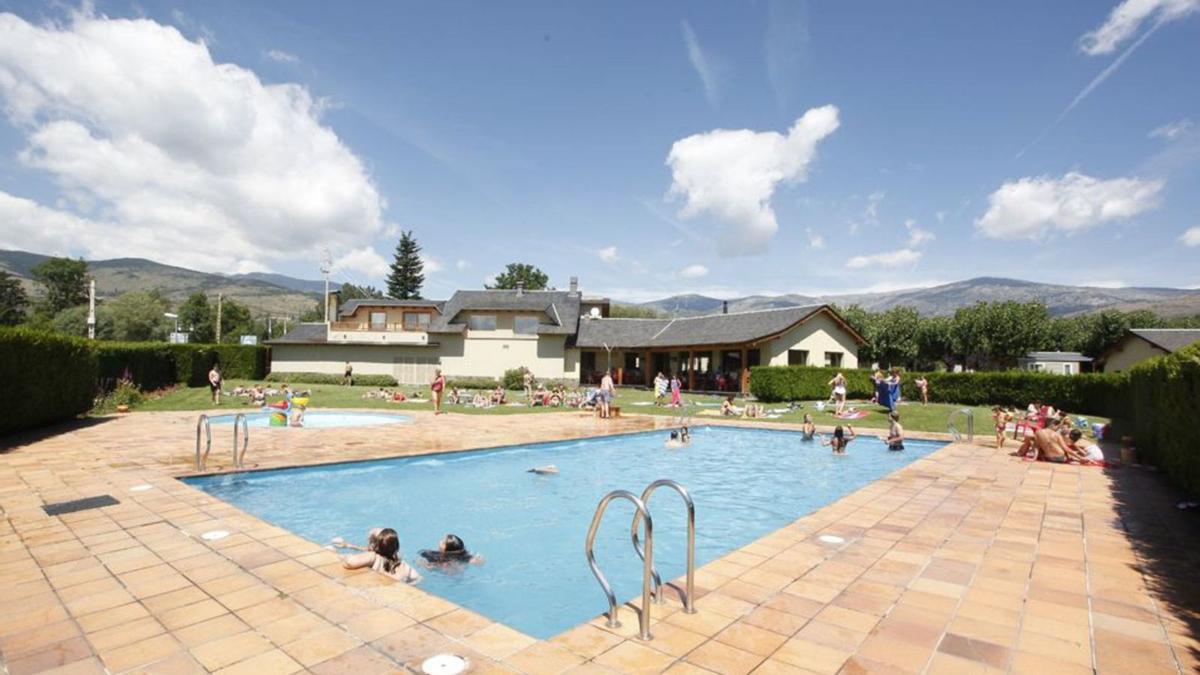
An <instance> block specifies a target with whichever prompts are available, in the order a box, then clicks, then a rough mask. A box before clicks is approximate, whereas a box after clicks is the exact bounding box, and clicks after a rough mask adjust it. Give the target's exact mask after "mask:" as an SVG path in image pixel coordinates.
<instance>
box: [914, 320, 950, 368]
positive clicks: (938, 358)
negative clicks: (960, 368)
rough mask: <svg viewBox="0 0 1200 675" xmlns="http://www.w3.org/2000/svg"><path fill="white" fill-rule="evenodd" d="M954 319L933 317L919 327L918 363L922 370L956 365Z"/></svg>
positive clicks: (917, 337)
mask: <svg viewBox="0 0 1200 675" xmlns="http://www.w3.org/2000/svg"><path fill="white" fill-rule="evenodd" d="M953 329H954V319H952V318H950V317H948V316H931V317H927V318H923V319H921V323H920V325H918V326H917V335H916V341H917V363H918V364H919V365H920V367H922V368H928V367H931V366H937V364H941V365H942V366H943V367H946V368H949V367H950V366H953V365H954V361H955V352H954V339H953V336H954V331H953Z"/></svg>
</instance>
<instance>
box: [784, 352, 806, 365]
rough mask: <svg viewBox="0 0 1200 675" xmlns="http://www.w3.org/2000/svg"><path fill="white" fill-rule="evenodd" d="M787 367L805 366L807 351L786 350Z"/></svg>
mask: <svg viewBox="0 0 1200 675" xmlns="http://www.w3.org/2000/svg"><path fill="white" fill-rule="evenodd" d="M788 365H789V366H807V365H808V350H807V349H789V350H788Z"/></svg>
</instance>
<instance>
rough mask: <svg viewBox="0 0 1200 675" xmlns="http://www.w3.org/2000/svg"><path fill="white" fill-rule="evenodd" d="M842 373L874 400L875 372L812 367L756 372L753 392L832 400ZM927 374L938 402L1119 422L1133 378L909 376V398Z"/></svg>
mask: <svg viewBox="0 0 1200 675" xmlns="http://www.w3.org/2000/svg"><path fill="white" fill-rule="evenodd" d="M839 372H841V373H842V374H843V375H845V376H846V381H847V386H846V389H847V394H848V396H849V397H850V398H870V397H871V396H872V394H874V390H875V385H874V382H873V381H872V380H871V375H872V371H868V370H839V369H837V368H812V367H808V366H759V367H755V368H751V369H750V392H751V393H752V394H754V396H755V397H757V398H758V399H760V400H763V401H796V400H814V399H815V400H821V399H825V398H827V397H828V396H829V380H831V379H833V376H834V375H836V374H837V373H839ZM922 375H924V376H925V378H926V379H927V380H928V381H929V400H930V401H933V402H936V403H962V404H964V405H1011V406H1020V407H1024V406H1026V405H1028V404H1029V403H1030V402H1031V401H1041V402H1043V403H1049V404H1051V405H1053V406H1054V407H1056V408H1061V409H1063V410H1067V411H1069V412H1073V413H1087V414H1092V415H1104V416H1107V417H1114V416H1118V415H1119V414H1120V412H1121V410H1122V407H1123V406H1124V399H1125V398H1126V396H1127V392H1128V378H1127V377H1126V376H1125V375H1123V374H1119V373H1117V374H1085V375H1053V374H1049V373H1035V372H1029V371H1022V370H1009V371H1000V372H977V373H904V375H903V378H902V383H901V388H902V393H903V395H904V397H905V398H906V399H909V400H916V399H918V398H920V393H919V392H918V391H917V385H916V380H917V378H918V377H921V376H922Z"/></svg>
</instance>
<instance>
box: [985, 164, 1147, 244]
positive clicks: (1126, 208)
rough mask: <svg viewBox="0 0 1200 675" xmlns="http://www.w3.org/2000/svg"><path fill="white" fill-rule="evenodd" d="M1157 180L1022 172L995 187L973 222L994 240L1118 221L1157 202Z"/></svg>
mask: <svg viewBox="0 0 1200 675" xmlns="http://www.w3.org/2000/svg"><path fill="white" fill-rule="evenodd" d="M1162 188H1163V182H1162V181H1161V180H1143V179H1139V178H1111V179H1108V180H1102V179H1099V178H1093V177H1092V176H1086V175H1084V174H1081V173H1075V172H1071V173H1068V174H1066V175H1064V176H1063V177H1061V178H1053V177H1050V176H1038V177H1026V178H1021V179H1020V180H1016V181H1010V182H1007V183H1005V184H1003V185H1001V186H1000V188H999V189H998V190H996V191H995V192H993V193H992V194H991V196H989V197H988V210H987V212H986V213H984V214H983V216H982V217H980V218H979V220H977V221H975V226H976V227H977V228H978V229H979V231H980V232H982V233H983V234H984V235H986V236H988V237H993V238H996V239H1021V238H1029V239H1037V238H1039V237H1042V236H1044V235H1046V234H1049V233H1050V232H1054V231H1062V232H1067V233H1071V232H1078V231H1080V230H1086V229H1088V228H1092V227H1096V226H1097V225H1100V224H1102V223H1106V222H1109V221H1113V220H1124V219H1127V218H1131V217H1133V216H1136V215H1138V214H1140V213H1144V212H1146V211H1149V210H1150V209H1153V208H1155V207H1156V206H1157V205H1158V196H1159V193H1160V192H1161V191H1162Z"/></svg>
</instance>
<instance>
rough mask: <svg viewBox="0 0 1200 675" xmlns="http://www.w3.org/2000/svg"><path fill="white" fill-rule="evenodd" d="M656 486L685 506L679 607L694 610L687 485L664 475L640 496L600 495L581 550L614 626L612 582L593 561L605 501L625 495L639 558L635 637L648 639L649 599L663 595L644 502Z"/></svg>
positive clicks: (692, 509) (692, 517)
mask: <svg viewBox="0 0 1200 675" xmlns="http://www.w3.org/2000/svg"><path fill="white" fill-rule="evenodd" d="M660 487H669V488H671V489H672V490H675V491H676V492H678V493H679V496H680V497H682V498H683V501H684V504H685V505H686V506H687V590H686V591H685V592H684V594H683V608H684V612H686V613H688V614H695V613H696V607H695V597H696V594H695V590H696V506H695V504H694V503H693V502H692V496H691V495H690V494H689V493H688V491H687V488H685V487H683V486H682V485H680V484H679V483H676V482H675V481H673V480H668V479H665V478H664V479H662V480H656V481H654V482H653V483H651V484H650V485H648V486H646V489H645V491H643V492H642V496H641V497H640V498H639V497H637V496H635V495H634V494H633V493H632V492H629V491H628V490H613V491H612V492H610V493H608V494H606V495H604V497H603V498H602V499H601V500H600V503H599V504H598V505H597V506H596V512H595V514H594V515H593V516H592V524H591V526H590V527H589V528H588V534H587V543H586V545H585V547H584V551H585V553H586V554H587V561H588V567H590V568H591V570H592V574H593V575H595V577H596V580H597V581H599V582H600V588H601V589H602V590H603V591H604V595H605V597H606V598H607V599H608V627H609V628H617V627H619V626H620V625H621V622H620V621H619V620H618V617H617V612H618V610H619V606H618V605H617V597H616V595H615V594H614V593H613V590H612V586H611V585H610V584H609V583H608V579H607V578H606V577H605V576H604V572H602V571H601V570H600V566H599V565H598V564H596V553H595V543H596V533H597V532H598V531H599V529H600V522H601V521H602V520H603V519H604V512H605V510H606V509H608V505H609V504H610V503H611V502H612V501H613V500H615V499H625V500H627V501H629V502H632V503H633V505H634V507H635V509H636V510H635V511H634V514H633V523H632V525H630V537H631V539H632V540H633V550H634V551H636V552H637V554H638V557H639V558H641V560H642V606H641V609H640V610H639V611H638V637H639V638H641V639H642V640H651V639H653V638H654V636H652V635H651V634H650V600H651V597H653V598H654V601H655V602H656V603H661V602H662V595H663V590H662V589H663V583H662V578H661V577H660V576H659V574H658V570H656V569H655V568H654V521H653V518H652V517H651V515H650V510H649V509H648V508H647V506H646V504H647V503H648V502H649V501H650V496H651V495H653V494H654V491H655V490H657V489H658V488H660ZM643 520H645V522H646V542H645V545H644V546H643V545H642V543H641V542H640V541H639V540H638V526H639V525H640V524H641V521H643Z"/></svg>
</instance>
